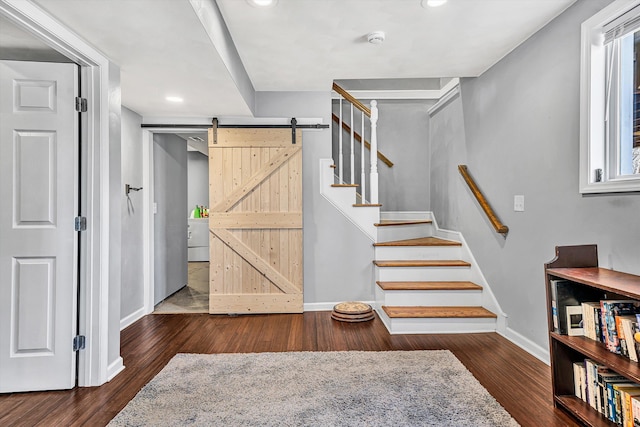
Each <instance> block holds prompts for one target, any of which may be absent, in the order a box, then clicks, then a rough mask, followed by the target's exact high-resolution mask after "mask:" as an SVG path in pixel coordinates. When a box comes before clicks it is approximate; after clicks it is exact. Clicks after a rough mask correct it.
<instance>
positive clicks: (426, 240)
mask: <svg viewBox="0 0 640 427" xmlns="http://www.w3.org/2000/svg"><path fill="white" fill-rule="evenodd" d="M373 246H462V243H460V242H456V241H455V240H445V239H440V238H438V237H418V238H417V239H405V240H394V241H391V242H379V243H374V244H373Z"/></svg>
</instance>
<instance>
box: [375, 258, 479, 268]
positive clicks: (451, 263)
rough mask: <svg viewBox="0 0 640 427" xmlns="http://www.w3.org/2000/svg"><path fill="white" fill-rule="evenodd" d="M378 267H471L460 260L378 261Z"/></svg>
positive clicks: (376, 263)
mask: <svg viewBox="0 0 640 427" xmlns="http://www.w3.org/2000/svg"><path fill="white" fill-rule="evenodd" d="M373 263H374V264H375V265H377V266H378V267H470V266H471V264H469V263H468V262H466V261H462V260H459V259H440V260H431V259H429V260H422V259H416V260H384V261H382V260H380V261H379V260H376V261H373Z"/></svg>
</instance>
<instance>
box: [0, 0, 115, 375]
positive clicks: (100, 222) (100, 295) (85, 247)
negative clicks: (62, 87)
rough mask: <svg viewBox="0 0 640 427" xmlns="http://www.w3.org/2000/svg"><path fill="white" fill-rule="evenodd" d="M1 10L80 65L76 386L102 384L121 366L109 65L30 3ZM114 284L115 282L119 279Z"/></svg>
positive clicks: (6, 4)
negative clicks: (114, 288) (112, 245)
mask: <svg viewBox="0 0 640 427" xmlns="http://www.w3.org/2000/svg"><path fill="white" fill-rule="evenodd" d="M0 14H1V15H3V16H4V17H6V18H7V19H9V20H11V21H12V22H14V23H15V24H16V25H18V26H19V27H21V28H23V29H24V30H26V31H27V32H29V33H31V34H33V35H34V36H36V37H38V38H39V39H41V40H42V41H44V42H45V43H46V44H48V45H49V46H51V47H52V48H53V49H55V50H57V51H58V52H60V53H62V54H63V55H65V56H66V57H68V58H69V59H71V60H72V61H74V62H76V63H77V64H78V65H80V67H81V69H82V76H81V77H82V83H81V84H82V88H81V93H82V94H83V96H84V97H85V98H87V101H88V103H89V108H88V113H87V114H86V118H85V116H84V115H83V123H82V124H83V128H82V132H81V139H82V141H83V144H82V145H83V147H84V148H85V150H86V153H83V159H84V160H85V162H86V163H85V164H84V165H83V168H84V170H85V171H86V172H85V173H86V174H85V176H83V177H81V180H82V181H84V183H83V184H81V190H82V200H83V205H84V209H85V212H83V213H84V214H85V216H86V217H87V231H86V232H84V233H83V236H82V243H81V250H80V252H79V257H80V265H81V273H80V275H79V277H78V280H79V282H78V286H79V287H80V301H79V305H78V310H79V319H80V322H79V325H78V328H79V331H80V333H81V334H83V335H85V336H86V348H85V350H83V351H80V352H79V359H78V368H77V369H78V385H80V386H96V385H100V384H103V383H105V382H107V381H109V380H110V379H111V378H112V377H113V376H115V375H116V374H117V373H118V372H120V371H121V370H122V369H124V365H123V364H122V358H121V357H119V352H120V349H119V342H118V349H117V350H116V351H117V352H118V357H117V358H116V360H115V361H112V362H111V363H109V333H110V332H111V333H112V334H113V332H114V331H110V328H109V327H110V325H109V312H110V309H109V304H110V301H109V295H110V292H109V291H110V289H109V282H110V277H109V266H110V265H109V203H110V200H109V182H110V180H109V145H110V138H113V137H119V132H118V133H117V134H116V135H112V134H111V133H110V131H109V113H110V105H109V104H110V103H109V99H110V96H109V95H110V93H109V90H110V89H109V82H110V77H111V78H112V79H113V75H110V71H111V70H110V63H109V60H108V59H107V58H106V57H105V56H104V55H102V54H101V53H100V52H98V51H97V50H95V49H94V48H93V47H91V46H90V45H88V44H87V43H86V42H85V41H84V40H82V39H81V38H80V37H78V36H77V35H76V34H75V33H73V32H72V31H71V30H69V29H68V28H66V27H65V26H63V25H62V24H60V23H59V22H58V21H56V20H55V19H53V18H52V17H51V16H49V15H48V14H47V13H46V12H44V11H43V10H42V9H40V8H39V7H37V6H36V5H35V4H33V3H31V2H28V1H24V0H0ZM117 90H118V91H119V85H118V87H117ZM112 95H113V94H112ZM70 222H71V219H70ZM113 283H114V284H117V283H119V280H114V281H113ZM111 303H114V302H111ZM117 303H118V304H119V301H117ZM118 310H119V307H118ZM118 320H119V319H118ZM112 323H113V322H112ZM118 333H119V328H118Z"/></svg>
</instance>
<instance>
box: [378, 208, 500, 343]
mask: <svg viewBox="0 0 640 427" xmlns="http://www.w3.org/2000/svg"><path fill="white" fill-rule="evenodd" d="M394 215H395V216H396V219H386V220H384V219H383V220H382V221H380V222H379V223H377V224H375V225H376V227H377V228H378V238H377V241H376V243H374V244H373V246H374V247H375V260H374V261H373V264H374V266H375V278H376V286H375V308H376V311H377V312H378V316H379V317H380V319H381V320H382V321H383V323H384V324H385V326H386V327H387V329H388V330H389V332H391V333H392V334H407V333H461V332H466V333H470V332H491V331H496V328H497V318H498V316H497V315H496V314H495V312H496V311H497V310H496V309H498V307H497V304H495V303H493V302H492V301H491V298H490V295H487V293H486V292H485V290H484V286H483V284H484V283H483V282H484V279H483V278H482V275H481V274H480V272H479V270H478V269H477V267H475V266H474V265H473V257H472V256H471V254H470V253H469V251H468V249H467V247H466V245H465V244H463V241H462V240H461V239H460V237H461V236H452V234H455V233H451V232H442V231H441V230H438V229H437V226H436V225H434V221H433V220H432V219H430V218H422V219H418V218H414V219H397V216H398V215H402V214H400V213H395V214H391V213H387V214H386V216H394ZM384 216H385V214H383V217H384ZM429 216H430V215H429ZM438 234H440V235H443V237H438V236H437V235H438ZM455 237H458V238H457V239H455ZM479 283H483V284H479ZM488 297H489V298H488ZM486 306H489V307H490V308H491V309H492V310H490V309H488V308H486Z"/></svg>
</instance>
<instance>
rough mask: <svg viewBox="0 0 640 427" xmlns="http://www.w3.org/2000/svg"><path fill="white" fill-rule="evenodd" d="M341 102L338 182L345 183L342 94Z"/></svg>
mask: <svg viewBox="0 0 640 427" xmlns="http://www.w3.org/2000/svg"><path fill="white" fill-rule="evenodd" d="M339 102H340V115H339V116H338V117H339V118H340V125H339V127H338V129H339V130H340V131H339V132H338V184H344V181H343V180H342V171H343V165H342V161H343V155H342V95H340V98H339Z"/></svg>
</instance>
